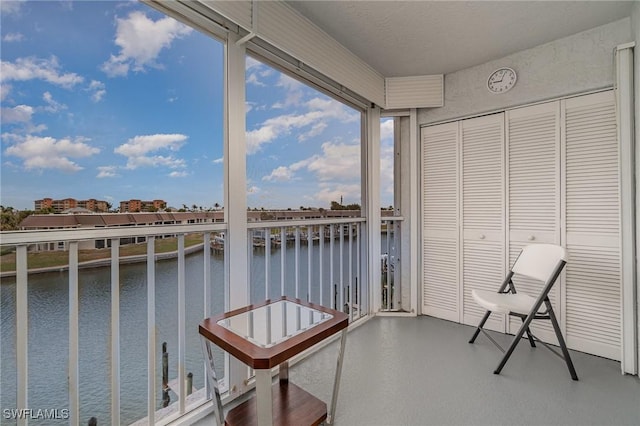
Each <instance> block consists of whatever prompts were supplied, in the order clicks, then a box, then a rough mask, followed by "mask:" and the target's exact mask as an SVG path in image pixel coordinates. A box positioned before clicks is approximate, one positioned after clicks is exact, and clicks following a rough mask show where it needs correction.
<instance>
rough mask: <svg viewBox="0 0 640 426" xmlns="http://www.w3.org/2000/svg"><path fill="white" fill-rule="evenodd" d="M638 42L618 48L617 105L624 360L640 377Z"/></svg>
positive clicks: (625, 367) (628, 370)
mask: <svg viewBox="0 0 640 426" xmlns="http://www.w3.org/2000/svg"><path fill="white" fill-rule="evenodd" d="M633 47H634V43H628V44H625V45H621V46H618V47H617V49H616V73H617V75H616V83H617V84H616V86H617V90H616V103H617V109H618V143H619V144H620V193H621V194H620V195H621V197H620V207H621V208H620V213H621V214H620V216H621V217H620V225H621V229H620V231H621V232H620V237H621V248H622V251H621V253H622V360H621V363H620V364H621V367H622V372H623V373H629V374H638V342H637V338H638V336H637V332H638V330H637V315H638V311H637V309H638V306H637V300H636V290H637V289H636V286H637V283H636V258H635V256H636V253H635V250H636V247H635V245H636V241H635V214H636V211H635V182H634V173H635V171H634V169H635V164H634V157H635V153H634V134H633V132H634V115H633V114H634V107H633V103H634V98H633Z"/></svg>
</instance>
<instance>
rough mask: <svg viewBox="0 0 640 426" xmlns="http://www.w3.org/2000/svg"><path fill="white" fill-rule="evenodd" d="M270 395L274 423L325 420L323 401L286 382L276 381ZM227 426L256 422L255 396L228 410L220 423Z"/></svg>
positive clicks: (315, 422) (300, 425) (315, 423)
mask: <svg viewBox="0 0 640 426" xmlns="http://www.w3.org/2000/svg"><path fill="white" fill-rule="evenodd" d="M271 392H272V395H273V424H274V425H282V426H286V425H292V426H302V425H305V426H306V425H312V426H316V425H319V424H320V423H322V422H323V421H325V420H326V419H327V404H325V403H324V402H322V401H320V400H319V399H318V398H316V397H315V396H313V395H311V394H310V393H309V392H307V391H305V390H304V389H302V388H300V387H299V386H296V385H294V384H293V383H290V382H285V383H276V384H275V385H273V388H272V389H271ZM224 424H225V425H227V426H245V425H257V424H258V411H257V406H256V398H255V396H254V397H252V398H251V399H249V400H248V401H245V402H243V403H242V404H240V405H238V406H237V407H235V408H234V409H233V410H231V411H229V413H228V414H227V417H226V419H225V422H224Z"/></svg>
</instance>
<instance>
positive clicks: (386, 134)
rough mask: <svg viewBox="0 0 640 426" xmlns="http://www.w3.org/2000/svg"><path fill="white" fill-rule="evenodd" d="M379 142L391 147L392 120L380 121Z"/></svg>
mask: <svg viewBox="0 0 640 426" xmlns="http://www.w3.org/2000/svg"><path fill="white" fill-rule="evenodd" d="M380 141H382V143H389V142H390V143H391V144H392V145H393V118H388V119H386V120H382V122H381V123H380Z"/></svg>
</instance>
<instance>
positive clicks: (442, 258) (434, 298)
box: [421, 123, 460, 321]
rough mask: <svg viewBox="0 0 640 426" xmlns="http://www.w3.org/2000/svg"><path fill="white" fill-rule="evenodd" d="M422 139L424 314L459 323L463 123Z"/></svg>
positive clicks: (430, 132) (438, 129) (431, 130)
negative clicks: (460, 127) (460, 145)
mask: <svg viewBox="0 0 640 426" xmlns="http://www.w3.org/2000/svg"><path fill="white" fill-rule="evenodd" d="M421 139H422V313H423V314H425V315H432V316H435V317H438V318H444V319H447V320H450V321H459V320H460V316H459V309H458V300H459V289H458V123H449V124H442V125H437V126H431V127H425V128H423V129H422V132H421Z"/></svg>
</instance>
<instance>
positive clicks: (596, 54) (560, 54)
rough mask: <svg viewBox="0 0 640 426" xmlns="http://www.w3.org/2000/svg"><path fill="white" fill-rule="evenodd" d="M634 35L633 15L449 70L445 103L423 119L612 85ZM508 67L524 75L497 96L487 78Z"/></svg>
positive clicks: (422, 113)
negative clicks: (617, 53)
mask: <svg viewBox="0 0 640 426" xmlns="http://www.w3.org/2000/svg"><path fill="white" fill-rule="evenodd" d="M638 9H640V6H638V4H636V5H635V6H634V13H635V16H636V18H637V19H636V20H635V22H636V23H637V24H638V25H636V29H635V30H636V32H635V34H636V35H637V34H638V31H639V30H640V29H639V28H638V27H640V20H639V19H640V10H638ZM633 39H634V37H633V36H632V34H631V18H625V19H621V20H619V21H616V22H612V23H610V24H607V25H603V26H600V27H596V28H593V29H591V30H588V31H584V32H582V33H578V34H575V35H572V36H569V37H565V38H562V39H558V40H555V41H552V42H550V43H546V44H543V45H540V46H537V47H534V48H531V49H527V50H523V51H520V52H517V53H514V54H512V55H509V56H506V57H504V58H501V59H498V60H495V61H491V62H487V63H485V64H482V65H478V66H475V67H472V68H467V69H464V70H461V71H457V72H455V73H452V74H447V75H445V80H444V93H445V95H444V106H443V107H440V108H423V109H420V110H419V112H418V123H419V124H428V123H434V122H438V121H443V120H450V119H454V118H460V117H464V116H468V115H474V114H480V113H484V112H490V111H495V110H498V109H504V108H508V107H513V106H517V105H524V104H528V103H532V102H537V101H542V100H546V99H553V98H558V97H562V96H566V95H570V94H575V93H582V92H587V91H590V90H595V89H600V88H604V87H611V86H613V81H614V72H613V49H614V47H615V46H617V45H619V44H622V43H626V42H629V41H631V40H633ZM636 60H637V59H636ZM503 66H507V67H511V68H513V69H514V70H515V71H516V72H517V73H518V82H517V84H516V86H515V87H514V88H513V89H511V90H510V91H509V92H507V93H503V94H499V95H496V94H492V93H490V92H489V91H488V90H487V88H486V81H487V78H488V77H489V74H491V72H492V71H494V70H495V69H497V68H499V67H503ZM636 76H638V74H637V71H636ZM639 81H640V80H639Z"/></svg>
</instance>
